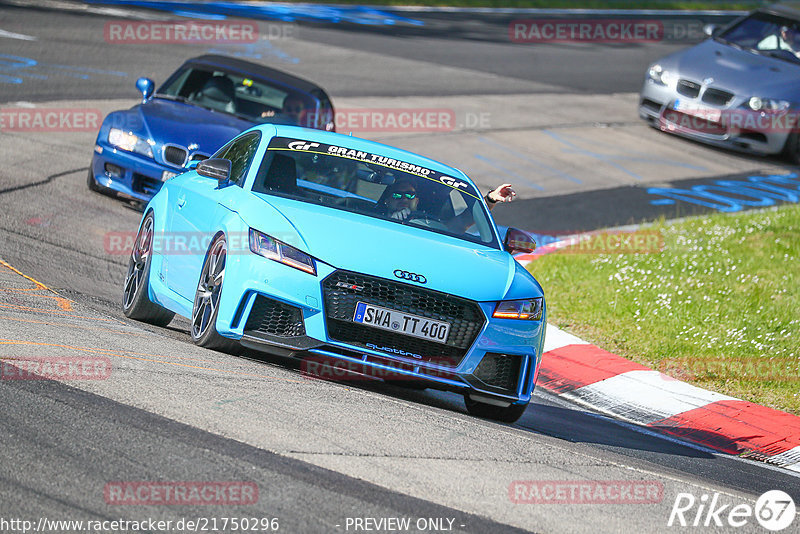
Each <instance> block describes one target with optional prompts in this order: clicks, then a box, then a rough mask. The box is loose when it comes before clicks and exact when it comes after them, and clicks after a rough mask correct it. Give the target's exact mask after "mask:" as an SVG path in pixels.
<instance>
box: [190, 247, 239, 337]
mask: <svg viewBox="0 0 800 534" xmlns="http://www.w3.org/2000/svg"><path fill="white" fill-rule="evenodd" d="M227 257H228V244H227V241H225V236H224V235H220V236H218V237H217V238H216V239H215V240H214V241H213V242H212V243H211V247H209V249H208V254H207V255H206V259H205V262H203V268H202V270H201V271H200V280H199V282H198V284H197V291H195V295H194V306H193V307H192V331H191V335H192V340H193V341H194V342H195V343H196V344H197V345H200V346H201V347H206V348H209V349H216V350H222V351H224V352H238V351H239V350H240V349H241V345H239V343H238V342H237V341H234V340H232V339H228V338H226V337H223V336H221V335H219V333H218V332H217V327H216V326H215V325H216V322H217V315H218V313H219V299H220V296H221V295H222V283H223V282H224V281H225V263H226V260H227Z"/></svg>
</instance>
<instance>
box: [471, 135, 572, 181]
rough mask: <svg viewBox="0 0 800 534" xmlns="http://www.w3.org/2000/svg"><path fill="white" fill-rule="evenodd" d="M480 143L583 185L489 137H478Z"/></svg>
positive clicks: (563, 173) (567, 174) (565, 174)
mask: <svg viewBox="0 0 800 534" xmlns="http://www.w3.org/2000/svg"><path fill="white" fill-rule="evenodd" d="M478 141H480V142H481V143H485V144H487V145H491V146H493V147H495V148H499V149H500V150H504V151H506V152H508V153H509V154H511V155H512V156H515V157H517V158H519V159H522V160H525V161H527V162H529V163H533V164H534V165H538V166H539V167H542V168H544V169H547V170H548V171H550V173H551V174H553V175H555V176H558V177H559V178H563V179H565V180H569V181H570V182H575V183H576V184H582V183H583V182H582V181H581V180H579V179H578V178H575V177H574V176H572V175H571V174H569V173H566V172H563V171H560V170H558V169H556V168H555V167H552V166H550V165H548V164H547V163H543V162H541V161H538V160H536V159H534V158H532V157H530V156H528V155H527V154H523V153H522V152H519V151H517V150H514V149H511V148H509V147H507V146H505V145H502V144H500V143H498V142H497V141H493V140H491V139H489V138H487V137H478Z"/></svg>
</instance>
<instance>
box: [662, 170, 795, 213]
mask: <svg viewBox="0 0 800 534" xmlns="http://www.w3.org/2000/svg"><path fill="white" fill-rule="evenodd" d="M647 193H648V194H650V195H659V196H662V197H666V198H657V199H653V200H651V201H650V204H653V205H665V204H674V203H675V202H676V201H678V200H682V201H684V202H687V203H689V204H695V205H697V206H704V207H706V208H711V209H714V210H717V211H722V212H737V211H741V210H743V209H745V208H753V207H765V206H772V205H774V204H775V203H776V202H778V201H784V202H793V203H796V202H798V201H800V179H798V175H797V173H791V174H771V175H768V176H748V177H747V179H746V180H716V181H714V182H713V183H710V184H701V185H695V186H693V187H690V188H688V189H680V188H670V187H651V188H648V189H647Z"/></svg>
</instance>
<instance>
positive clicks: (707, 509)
mask: <svg viewBox="0 0 800 534" xmlns="http://www.w3.org/2000/svg"><path fill="white" fill-rule="evenodd" d="M796 515H797V509H796V508H795V504H794V500H792V497H791V496H790V495H789V494H788V493H786V492H784V491H781V490H771V491H768V492H766V493H764V494H762V495H761V496H760V497H759V498H758V500H757V501H756V505H755V506H750V505H749V504H747V503H742V504H737V505H735V506H733V507H731V505H730V504H721V502H720V495H719V493H714V495H713V496H711V497H709V495H707V494H705V493H704V494H703V495H701V496H700V498H699V499H697V498H695V496H694V495H692V494H691V493H679V494H678V495H677V496H676V497H675V504H673V505H672V511H671V512H670V514H669V520H668V521H667V526H669V527H671V526H681V527H714V526H716V527H729V528H734V529H736V528H741V527H743V526H745V525H748V524H752V520H753V517H755V519H756V521H758V523H759V524H760V525H761V526H762V527H764V528H765V529H767V530H770V531H772V532H779V531H781V530H784V529H786V528H788V527H789V526H791V525H792V523H794V519H795V516H796ZM793 532H795V531H793Z"/></svg>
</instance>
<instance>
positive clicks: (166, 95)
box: [153, 93, 189, 102]
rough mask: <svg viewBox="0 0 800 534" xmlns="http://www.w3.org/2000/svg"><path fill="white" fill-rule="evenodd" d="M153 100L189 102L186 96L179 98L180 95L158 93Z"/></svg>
mask: <svg viewBox="0 0 800 534" xmlns="http://www.w3.org/2000/svg"><path fill="white" fill-rule="evenodd" d="M153 98H163V99H164V100H174V101H175V102H188V101H189V99H187V98H186V97H185V96H178V95H168V94H165V93H156V94H154V95H153Z"/></svg>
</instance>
